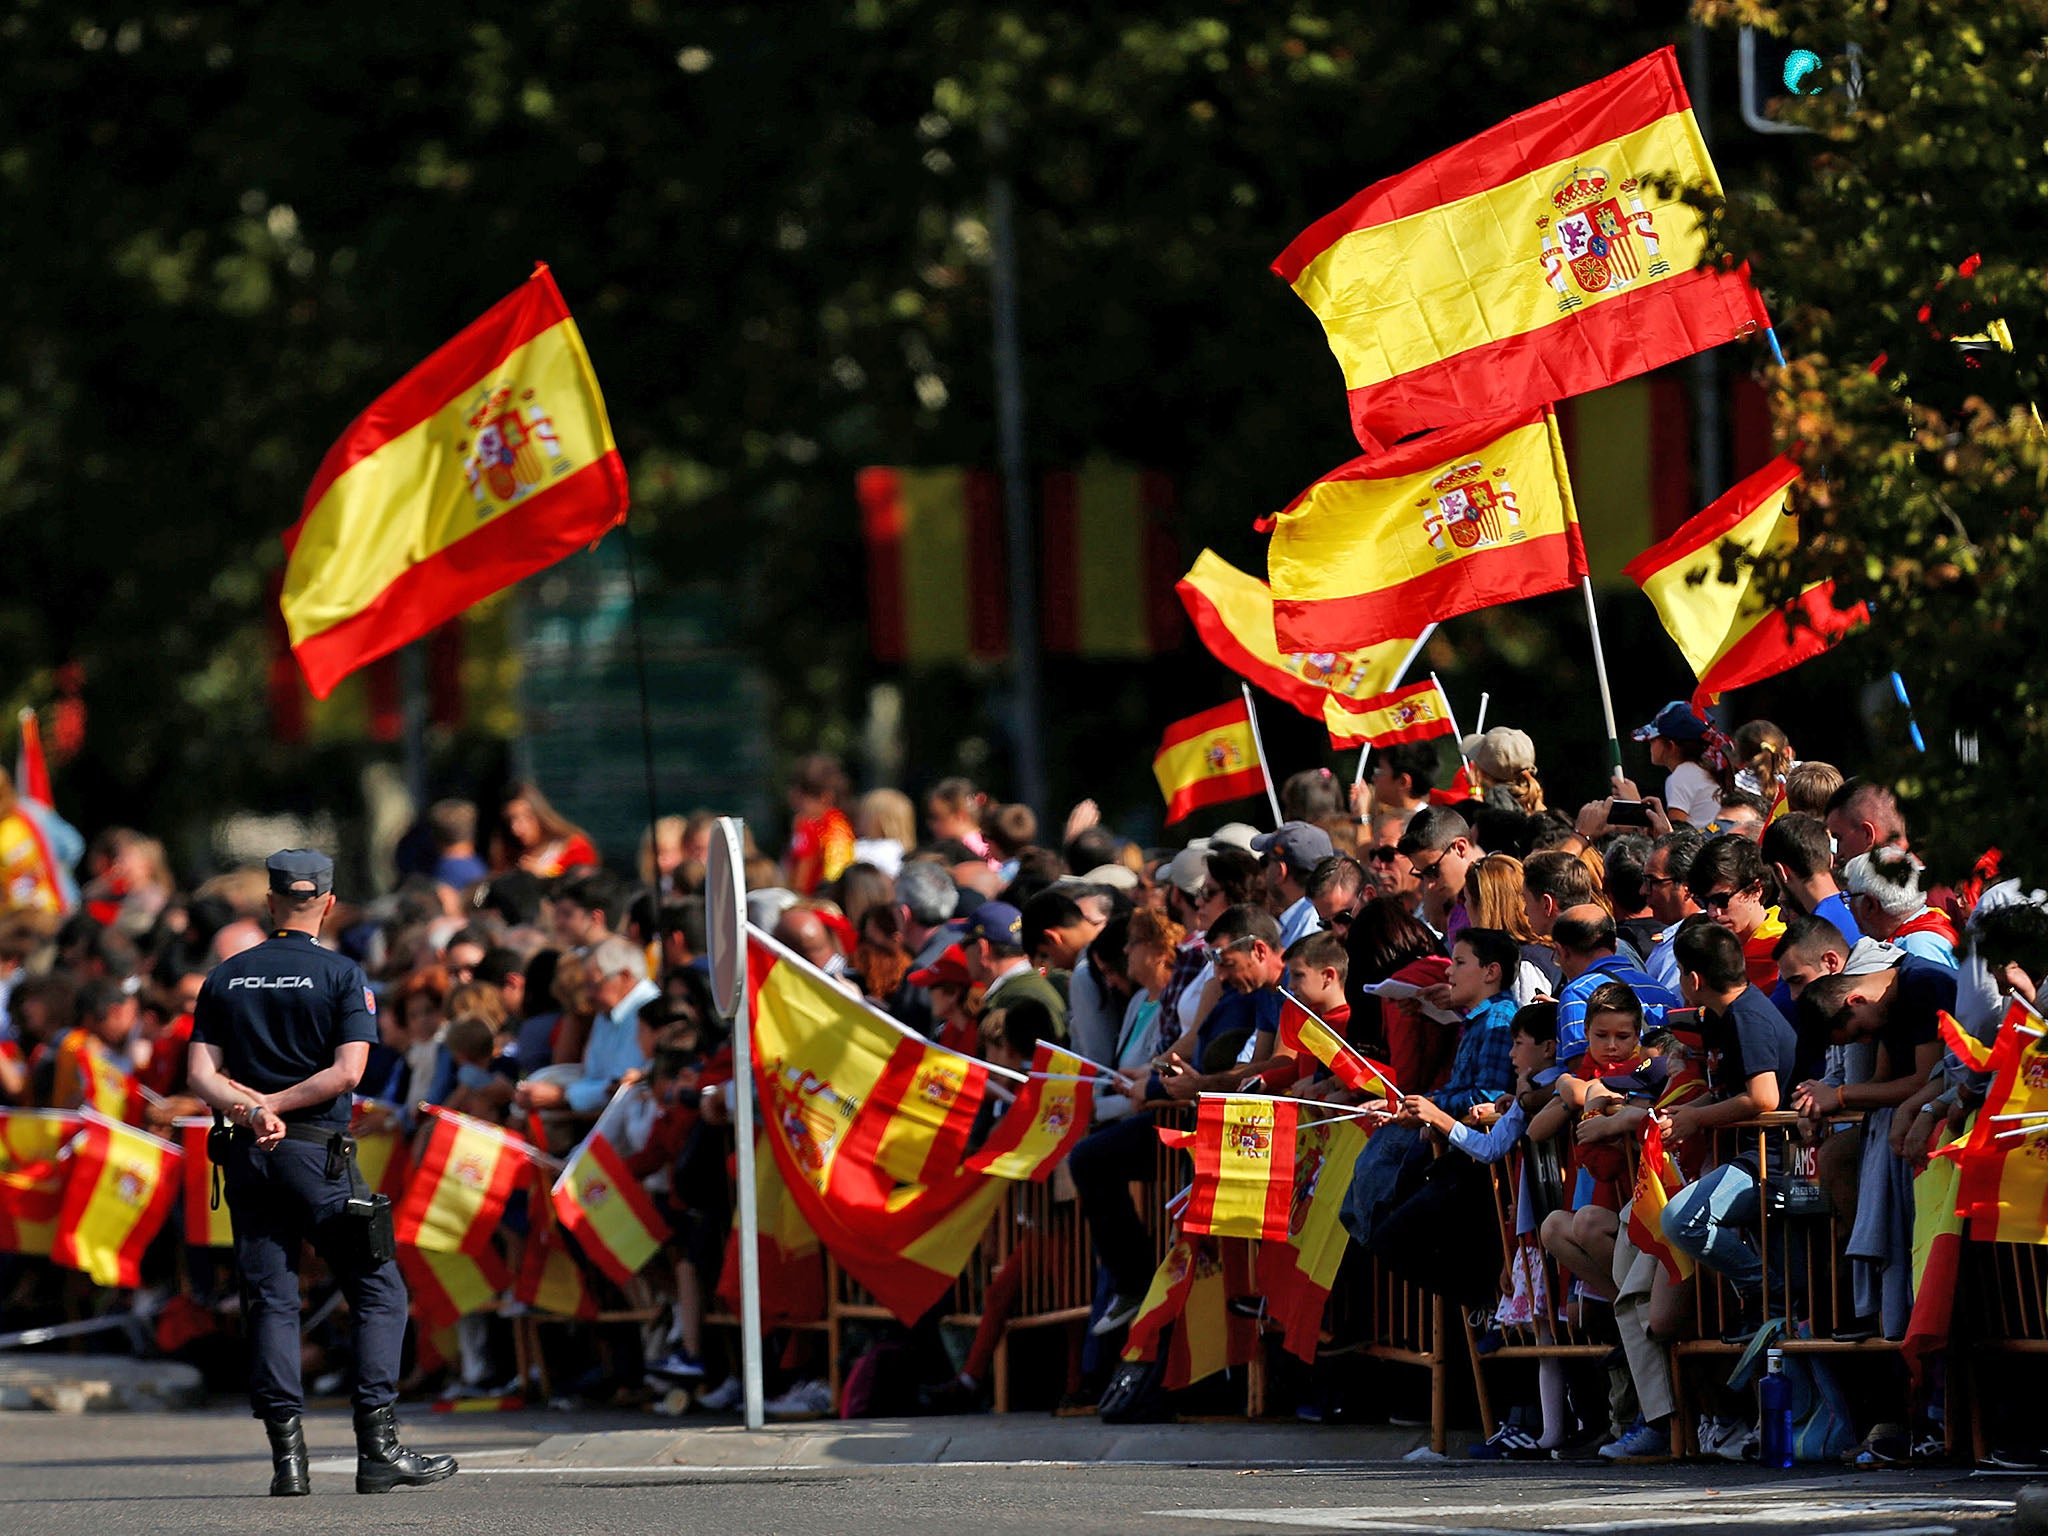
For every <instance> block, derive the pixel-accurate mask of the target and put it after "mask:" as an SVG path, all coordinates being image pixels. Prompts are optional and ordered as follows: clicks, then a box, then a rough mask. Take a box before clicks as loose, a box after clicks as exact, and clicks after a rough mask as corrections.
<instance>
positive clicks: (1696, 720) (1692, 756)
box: [1635, 699, 1722, 828]
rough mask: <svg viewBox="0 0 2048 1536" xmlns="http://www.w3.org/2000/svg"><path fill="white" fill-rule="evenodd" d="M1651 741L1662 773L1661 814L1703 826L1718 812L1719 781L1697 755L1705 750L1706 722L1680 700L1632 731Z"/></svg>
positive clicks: (1676, 823)
mask: <svg viewBox="0 0 2048 1536" xmlns="http://www.w3.org/2000/svg"><path fill="white" fill-rule="evenodd" d="M1635 739H1636V740H1637V741H1647V742H1648V743H1649V744H1650V761H1651V762H1652V763H1653V764H1655V765H1656V766H1657V767H1659V768H1662V769H1663V770H1664V772H1665V779H1664V813H1665V815H1667V816H1669V817H1670V818H1671V822H1672V825H1673V826H1681V827H1702V828H1703V827H1705V826H1706V825H1707V823H1708V822H1710V821H1712V820H1713V819H1714V818H1715V817H1716V816H1718V815H1719V814H1720V812H1721V789H1722V786H1721V783H1720V781H1719V780H1717V779H1716V778H1715V777H1714V776H1713V775H1712V774H1711V773H1709V772H1707V770H1706V768H1705V766H1704V765H1703V764H1702V763H1701V762H1700V758H1701V757H1702V756H1703V755H1705V753H1706V750H1707V722H1706V721H1704V720H1702V719H1701V718H1700V717H1699V716H1698V715H1697V714H1695V713H1694V712H1693V707H1692V706H1691V705H1690V704H1688V703H1686V702H1685V701H1684V700H1683V699H1675V700H1673V701H1672V702H1671V703H1669V704H1666V705H1665V706H1664V707H1663V708H1662V709H1660V710H1658V711H1657V718H1656V719H1654V720H1652V721H1651V722H1650V723H1649V724H1648V725H1646V726H1644V727H1643V728H1642V729H1641V730H1639V731H1637V732H1636V733H1635Z"/></svg>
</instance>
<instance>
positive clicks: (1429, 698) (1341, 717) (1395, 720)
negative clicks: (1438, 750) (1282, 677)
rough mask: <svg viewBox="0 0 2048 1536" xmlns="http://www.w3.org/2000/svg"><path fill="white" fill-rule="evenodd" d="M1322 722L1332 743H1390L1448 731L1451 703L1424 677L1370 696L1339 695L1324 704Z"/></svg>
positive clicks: (1380, 744)
mask: <svg viewBox="0 0 2048 1536" xmlns="http://www.w3.org/2000/svg"><path fill="white" fill-rule="evenodd" d="M1323 723H1324V724H1325V725H1327V726H1328V727H1329V731H1330V745H1331V746H1333V747H1367V746H1370V747H1391V746H1393V745H1395V744H1396V743H1398V742H1403V741H1428V740H1430V739H1431V738H1432V737H1436V736H1448V735H1450V734H1451V730H1452V726H1451V705H1450V701H1449V700H1448V699H1446V698H1445V697H1444V695H1443V690H1442V689H1441V688H1439V687H1437V685H1436V684H1435V683H1434V682H1433V681H1429V680H1427V679H1425V680H1424V681H1422V682H1419V683H1411V684H1410V685H1409V686H1408V687H1406V688H1403V689H1401V690H1399V691H1398V692H1395V693H1383V694H1381V695H1380V696H1379V697H1378V698H1373V699H1356V700H1353V699H1340V698H1338V697H1337V696H1336V695H1335V694H1332V695H1331V696H1330V697H1329V698H1328V699H1327V700H1325V701H1324V704H1323Z"/></svg>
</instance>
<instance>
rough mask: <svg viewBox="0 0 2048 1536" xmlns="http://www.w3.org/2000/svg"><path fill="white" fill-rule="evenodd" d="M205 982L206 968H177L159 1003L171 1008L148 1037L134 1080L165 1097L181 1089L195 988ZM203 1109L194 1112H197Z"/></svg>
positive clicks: (196, 992)
mask: <svg viewBox="0 0 2048 1536" xmlns="http://www.w3.org/2000/svg"><path fill="white" fill-rule="evenodd" d="M204 985H206V968H205V967H204V966H202V965H199V964H197V963H196V962H195V963H194V964H193V965H192V966H190V967H189V968H181V974H180V975H179V977H178V979H177V982H176V984H175V986H174V987H172V988H170V989H168V990H167V991H166V992H165V994H164V996H163V998H162V1006H164V1007H165V1008H166V1010H167V1011H168V1010H170V1009H175V1010H176V1011H175V1012H173V1013H171V1015H170V1018H169V1020H168V1022H166V1023H165V1024H164V1026H163V1027H162V1028H161V1029H159V1030H158V1031H156V1033H155V1034H154V1035H153V1036H151V1037H150V1041H149V1060H148V1061H147V1062H146V1063H144V1064H143V1065H142V1066H141V1067H139V1068H138V1069H137V1070H136V1073H135V1076H136V1079H137V1080H138V1081H139V1082H140V1083H141V1084H142V1086H143V1087H145V1088H147V1089H148V1090H149V1091H150V1092H151V1093H156V1094H161V1095H162V1096H163V1097H165V1098H170V1097H172V1096H173V1095H178V1094H183V1093H184V1092H185V1058H186V1055H187V1054H188V1051H187V1047H189V1046H190V1045H191V1043H192V1009H193V1006H194V1005H195V1004H196V1003H197V1002H198V1001H199V989H200V988H201V987H203V986H204ZM200 1112H203V1111H194V1113H200Z"/></svg>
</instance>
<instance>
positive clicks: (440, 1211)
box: [365, 1108, 532, 1258]
mask: <svg viewBox="0 0 2048 1536" xmlns="http://www.w3.org/2000/svg"><path fill="white" fill-rule="evenodd" d="M428 1114H429V1115H430V1117H431V1129H430V1130H429V1131H428V1133H427V1148H426V1152H425V1153H424V1155H423V1156H422V1157H421V1158H420V1166H419V1171H418V1172H416V1173H415V1174H414V1175H413V1176H412V1180H411V1182H410V1183H409V1184H408V1185H407V1187H406V1191H405V1199H404V1201H403V1202H401V1203H400V1205H399V1207H398V1209H397V1211H396V1212H394V1213H393V1215H394V1225H395V1227H396V1229H397V1236H398V1241H399V1243H400V1245H401V1246H405V1247H412V1248H424V1249H428V1250H430V1251H432V1252H435V1253H466V1254H468V1255H470V1256H471V1257H472V1258H480V1257H482V1256H483V1255H484V1254H487V1253H490V1252H492V1248H491V1238H492V1236H493V1235H494V1234H495V1233H496V1232H497V1230H498V1223H499V1221H500V1219H501V1218H502V1217H503V1216H504V1214H505V1202H506V1201H507V1200H509V1199H511V1197H512V1192H513V1191H514V1190H515V1189H517V1188H518V1187H519V1184H520V1181H521V1180H522V1179H524V1178H526V1177H527V1176H528V1175H529V1172H530V1169H531V1165H532V1151H531V1149H530V1148H529V1147H528V1146H527V1144H526V1143H525V1142H523V1141H521V1140H519V1139H518V1138H517V1137H515V1136H512V1135H510V1134H509V1133H507V1132H505V1131H502V1130H500V1129H499V1128H498V1127H497V1126H495V1125H490V1124H487V1123H486V1122H484V1121H482V1120H474V1119H471V1118H470V1117H469V1116H468V1115H458V1114H453V1113H451V1112H450V1111H448V1110H445V1109H435V1108H430V1109H429V1110H428ZM367 1178H368V1176H367V1175H365V1181H366V1182H367Z"/></svg>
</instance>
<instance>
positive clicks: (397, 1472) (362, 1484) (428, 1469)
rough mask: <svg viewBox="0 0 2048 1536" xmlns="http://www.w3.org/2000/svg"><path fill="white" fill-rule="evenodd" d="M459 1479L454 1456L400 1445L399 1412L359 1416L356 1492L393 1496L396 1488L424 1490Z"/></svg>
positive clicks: (379, 1411) (387, 1409)
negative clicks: (440, 1454) (391, 1492)
mask: <svg viewBox="0 0 2048 1536" xmlns="http://www.w3.org/2000/svg"><path fill="white" fill-rule="evenodd" d="M454 1475H455V1458H454V1457H453V1456H428V1455H425V1454H423V1453H421V1452H419V1451H409V1450H407V1449H406V1448H405V1447H404V1446H402V1445H400V1444H399V1443H398V1410H397V1409H396V1408H394V1407H389V1406H387V1407H383V1408H372V1409H370V1410H368V1411H367V1412H364V1411H361V1410H358V1411H357V1413H356V1492H357V1493H389V1492H390V1491H391V1490H392V1489H394V1488H421V1487H424V1486H426V1485H427V1484H428V1483H438V1482H440V1481H441V1479H442V1478H444V1477H453V1476H454Z"/></svg>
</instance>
